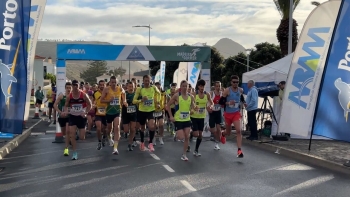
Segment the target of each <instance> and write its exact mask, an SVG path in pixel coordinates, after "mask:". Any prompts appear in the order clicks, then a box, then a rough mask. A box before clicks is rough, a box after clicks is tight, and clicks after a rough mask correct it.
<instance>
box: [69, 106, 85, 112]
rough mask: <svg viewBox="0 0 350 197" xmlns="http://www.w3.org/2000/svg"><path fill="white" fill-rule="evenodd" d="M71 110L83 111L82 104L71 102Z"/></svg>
mask: <svg viewBox="0 0 350 197" xmlns="http://www.w3.org/2000/svg"><path fill="white" fill-rule="evenodd" d="M70 111H71V112H82V111H83V105H82V104H73V105H72V107H71V109H70Z"/></svg>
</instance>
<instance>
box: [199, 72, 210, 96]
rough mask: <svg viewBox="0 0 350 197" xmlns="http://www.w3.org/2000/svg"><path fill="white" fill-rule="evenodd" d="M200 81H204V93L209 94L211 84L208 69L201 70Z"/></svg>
mask: <svg viewBox="0 0 350 197" xmlns="http://www.w3.org/2000/svg"><path fill="white" fill-rule="evenodd" d="M201 79H203V80H204V81H205V87H204V90H205V91H206V92H211V86H210V85H211V84H210V69H202V72H201Z"/></svg>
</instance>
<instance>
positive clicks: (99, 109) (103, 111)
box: [97, 107, 106, 114]
mask: <svg viewBox="0 0 350 197" xmlns="http://www.w3.org/2000/svg"><path fill="white" fill-rule="evenodd" d="M97 112H98V113H99V114H105V113H106V108H104V107H99V108H97Z"/></svg>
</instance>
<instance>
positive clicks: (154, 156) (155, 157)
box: [150, 153, 160, 160]
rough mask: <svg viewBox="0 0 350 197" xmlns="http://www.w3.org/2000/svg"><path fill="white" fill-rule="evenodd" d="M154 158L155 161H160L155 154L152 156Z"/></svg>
mask: <svg viewBox="0 0 350 197" xmlns="http://www.w3.org/2000/svg"><path fill="white" fill-rule="evenodd" d="M150 155H151V156H152V157H153V159H155V160H160V158H159V157H158V156H157V155H155V154H152V153H151V154H150Z"/></svg>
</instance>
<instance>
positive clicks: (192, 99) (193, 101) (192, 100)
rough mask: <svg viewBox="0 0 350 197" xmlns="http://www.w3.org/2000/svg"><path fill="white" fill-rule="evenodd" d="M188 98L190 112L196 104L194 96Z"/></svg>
mask: <svg viewBox="0 0 350 197" xmlns="http://www.w3.org/2000/svg"><path fill="white" fill-rule="evenodd" d="M190 96H191V111H192V110H193V109H195V108H196V102H195V98H194V96H193V95H190Z"/></svg>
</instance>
